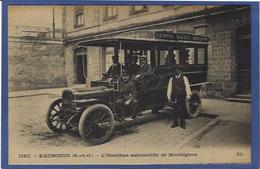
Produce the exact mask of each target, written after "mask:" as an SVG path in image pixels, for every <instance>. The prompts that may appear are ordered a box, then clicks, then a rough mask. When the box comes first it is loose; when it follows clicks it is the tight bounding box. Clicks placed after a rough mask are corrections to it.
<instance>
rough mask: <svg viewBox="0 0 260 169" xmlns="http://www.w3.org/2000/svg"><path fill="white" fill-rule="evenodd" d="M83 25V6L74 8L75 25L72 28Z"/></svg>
mask: <svg viewBox="0 0 260 169" xmlns="http://www.w3.org/2000/svg"><path fill="white" fill-rule="evenodd" d="M83 25H84V8H83V6H78V7H75V24H74V27H80V26H83Z"/></svg>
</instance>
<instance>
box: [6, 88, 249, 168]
mask: <svg viewBox="0 0 260 169" xmlns="http://www.w3.org/2000/svg"><path fill="white" fill-rule="evenodd" d="M63 89H64V88H53V89H42V90H27V91H16V92H9V149H10V152H12V155H10V154H9V159H10V161H11V162H14V161H16V162H17V161H18V162H19V163H21V164H23V163H26V162H28V161H26V160H25V161H21V159H19V158H18V155H17V154H20V153H24V152H30V153H32V152H33V153H32V154H34V153H36V154H38V153H39V152H48V153H50V152H56V153H57V152H59V153H62V152H85V153H86V152H88V153H91V152H96V155H97V156H98V157H99V155H100V153H102V152H110V153H118V152H132V153H136V152H143V153H148V152H150V153H151V150H152V152H153V153H156V152H158V153H161V152H172V151H174V150H175V151H176V150H178V149H181V152H183V151H184V150H185V151H187V152H204V153H208V151H209V150H211V151H213V150H214V151H213V152H215V157H217V158H214V153H213V154H212V156H203V159H204V160H203V161H201V160H200V159H196V158H194V159H192V160H194V161H195V162H201V163H204V162H206V163H207V162H211V161H212V160H214V162H217V161H220V162H228V161H226V160H231V161H232V160H238V162H248V160H250V150H251V149H250V133H251V132H250V123H251V104H249V103H235V102H227V101H225V100H218V99H203V101H202V103H203V105H202V107H203V110H202V113H203V114H204V116H200V117H199V118H196V119H188V120H187V129H186V130H183V129H181V128H179V127H178V128H174V129H172V128H170V126H171V119H170V117H169V116H167V115H165V116H161V117H158V116H157V115H155V114H151V115H149V114H148V115H147V116H145V117H143V118H144V120H143V121H142V122H141V123H135V122H133V123H130V125H129V124H123V125H121V127H119V129H116V130H115V131H114V134H113V136H112V137H111V139H110V140H109V141H108V142H106V143H105V144H102V145H98V146H90V145H88V144H86V143H85V142H84V141H83V140H82V139H81V138H80V136H79V134H78V132H77V131H75V132H74V131H72V132H70V133H67V134H62V135H58V134H56V133H53V132H51V131H50V130H49V129H48V128H47V126H46V123H45V116H46V112H47V109H48V106H49V105H50V104H51V103H52V102H53V101H54V100H55V99H56V98H58V97H60V96H61V92H62V90H63ZM227 150H228V152H229V153H230V152H233V151H234V152H235V153H233V154H231V156H230V158H227V157H225V156H223V157H222V156H221V155H220V154H223V152H225V151H227ZM231 150H232V151H231ZM219 151H221V152H219ZM217 152H219V153H217ZM236 153H239V158H238V157H237V154H236ZM201 154H203V153H201ZM241 154H242V156H240V155H241ZM232 155H234V157H233V158H231V157H232ZM167 157H168V156H167ZM224 157H225V158H224ZM168 158H170V157H168ZM223 158H224V159H223ZM37 160H38V162H41V163H45V162H46V161H44V160H43V159H37ZM37 160H36V162H37ZM84 160H85V161H84V162H90V163H91V160H90V159H87V160H86V159H84ZM143 160H144V159H138V160H137V161H138V162H140V163H143V162H144V161H143ZM146 160H147V159H146ZM160 160H161V161H160ZM164 160H166V159H158V161H157V160H153V162H154V163H160V162H164V163H165V162H166V161H164ZM168 160H169V159H168ZM171 160H173V161H172V162H181V161H182V160H183V159H171ZM192 160H191V161H190V162H194V161H192ZM101 161H102V162H104V163H112V162H113V160H112V159H110V158H109V159H101ZM49 162H50V161H49ZM55 162H57V159H56V161H54V163H55ZM63 162H64V161H63ZM67 162H69V163H73V162H75V161H74V160H73V159H71V160H68V161H67ZM92 162H93V161H92ZM116 162H118V161H116ZM124 162H125V161H124V160H123V159H122V163H124ZM133 162H136V161H133Z"/></svg>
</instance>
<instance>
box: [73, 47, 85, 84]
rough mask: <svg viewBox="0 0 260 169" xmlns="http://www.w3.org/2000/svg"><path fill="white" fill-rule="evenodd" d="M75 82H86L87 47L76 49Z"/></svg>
mask: <svg viewBox="0 0 260 169" xmlns="http://www.w3.org/2000/svg"><path fill="white" fill-rule="evenodd" d="M74 63H75V83H76V84H85V83H86V79H87V49H86V48H85V47H79V48H76V49H74Z"/></svg>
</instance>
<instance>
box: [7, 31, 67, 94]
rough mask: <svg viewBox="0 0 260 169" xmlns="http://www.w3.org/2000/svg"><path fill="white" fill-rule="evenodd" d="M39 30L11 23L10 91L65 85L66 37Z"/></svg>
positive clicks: (9, 54) (9, 40) (9, 38)
mask: <svg viewBox="0 0 260 169" xmlns="http://www.w3.org/2000/svg"><path fill="white" fill-rule="evenodd" d="M17 30H18V31H17ZM25 30H26V31H25ZM29 30H30V31H29ZM38 30H39V29H38ZM25 32H26V33H25ZM38 33H39V32H38ZM38 33H37V34H35V31H34V30H32V28H30V29H28V28H26V29H24V27H23V28H22V31H21V27H19V28H18V27H12V29H11V27H9V37H8V83H9V84H8V86H9V90H10V91H14V90H30V89H42V88H52V87H64V86H66V81H65V73H64V70H65V60H64V45H63V41H62V40H61V38H60V37H57V38H58V39H53V38H51V37H48V36H46V35H44V36H43V34H41V35H40V36H39V34H38ZM41 33H43V31H42V32H41Z"/></svg>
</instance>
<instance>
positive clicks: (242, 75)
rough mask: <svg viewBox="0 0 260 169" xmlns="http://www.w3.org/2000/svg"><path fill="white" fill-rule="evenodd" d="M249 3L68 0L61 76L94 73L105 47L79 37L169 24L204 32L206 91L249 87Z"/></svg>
mask: <svg viewBox="0 0 260 169" xmlns="http://www.w3.org/2000/svg"><path fill="white" fill-rule="evenodd" d="M250 25H251V23H250V6H245V5H244V6H232V5H228V6H213V5H210V6H209V5H200V6H191V5H187V6H184V5H182V6H180V5H178V6H176V5H175V6H174V5H173V6H171V5H167V6H146V5H143V6H75V7H73V6H70V7H64V9H63V29H64V31H65V39H64V44H65V52H64V54H65V77H66V83H67V84H68V85H69V86H70V85H74V84H80V83H84V84H85V83H86V84H88V85H89V84H90V81H91V80H96V79H100V78H101V75H102V73H104V72H105V71H106V69H107V68H108V65H109V64H110V63H111V59H110V57H108V56H110V55H111V50H110V49H106V48H98V47H85V46H79V45H78V44H79V43H80V42H82V41H84V40H89V39H97V38H102V37H113V36H116V35H119V34H121V33H125V32H129V31H134V30H169V31H172V32H184V33H191V34H197V35H206V36H208V37H209V46H208V74H207V81H209V82H212V85H211V86H209V89H210V90H209V94H211V95H214V96H220V97H222V96H225V97H230V96H234V95H237V94H244V93H246V94H249V93H250V90H251V89H250V70H251V66H250V28H251V26H250Z"/></svg>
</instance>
